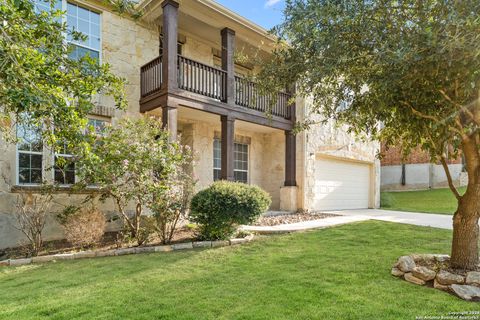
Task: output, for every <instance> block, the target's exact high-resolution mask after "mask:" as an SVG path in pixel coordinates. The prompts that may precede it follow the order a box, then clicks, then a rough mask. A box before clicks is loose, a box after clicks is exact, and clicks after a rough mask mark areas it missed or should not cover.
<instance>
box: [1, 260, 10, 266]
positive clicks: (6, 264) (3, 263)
mask: <svg viewBox="0 0 480 320" xmlns="http://www.w3.org/2000/svg"><path fill="white" fill-rule="evenodd" d="M9 265H10V261H9V260H2V261H0V267H6V266H9Z"/></svg>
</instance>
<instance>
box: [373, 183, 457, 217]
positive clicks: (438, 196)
mask: <svg viewBox="0 0 480 320" xmlns="http://www.w3.org/2000/svg"><path fill="white" fill-rule="evenodd" d="M458 191H459V192H460V194H463V193H464V192H465V188H464V187H462V188H458ZM380 201H381V202H380V204H381V207H382V209H386V210H399V211H413V212H426V213H440V214H453V213H454V212H455V210H456V209H457V200H456V199H455V196H454V195H453V193H452V191H450V189H449V188H446V189H431V190H420V191H402V192H382V194H381V200H380Z"/></svg>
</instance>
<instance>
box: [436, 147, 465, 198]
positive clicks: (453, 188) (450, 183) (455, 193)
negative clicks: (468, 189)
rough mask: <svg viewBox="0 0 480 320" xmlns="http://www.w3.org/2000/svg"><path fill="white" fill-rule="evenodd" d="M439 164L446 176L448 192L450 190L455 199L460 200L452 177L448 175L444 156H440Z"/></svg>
mask: <svg viewBox="0 0 480 320" xmlns="http://www.w3.org/2000/svg"><path fill="white" fill-rule="evenodd" d="M440 162H441V163H442V166H443V170H445V174H446V175H447V181H448V186H449V187H450V190H452V192H453V194H454V195H455V198H457V200H460V198H461V197H462V196H460V193H458V190H457V188H455V186H454V185H453V180H452V175H451V174H450V169H449V168H448V164H447V160H446V159H445V156H444V155H442V156H441V158H440Z"/></svg>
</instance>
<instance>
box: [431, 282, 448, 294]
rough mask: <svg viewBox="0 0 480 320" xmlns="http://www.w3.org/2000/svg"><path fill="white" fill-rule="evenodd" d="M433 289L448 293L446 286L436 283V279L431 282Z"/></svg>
mask: <svg viewBox="0 0 480 320" xmlns="http://www.w3.org/2000/svg"><path fill="white" fill-rule="evenodd" d="M433 287H434V288H435V289H438V290H442V291H447V292H448V291H450V289H449V287H448V286H446V285H443V284H440V283H438V281H437V279H435V280H433Z"/></svg>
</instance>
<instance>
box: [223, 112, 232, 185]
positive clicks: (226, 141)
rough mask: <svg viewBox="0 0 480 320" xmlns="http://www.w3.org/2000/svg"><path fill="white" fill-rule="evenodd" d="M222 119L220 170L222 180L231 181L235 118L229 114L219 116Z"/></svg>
mask: <svg viewBox="0 0 480 320" xmlns="http://www.w3.org/2000/svg"><path fill="white" fill-rule="evenodd" d="M221 121H222V170H221V174H220V175H221V178H222V179H223V180H228V181H233V180H235V178H234V159H233V157H234V146H235V142H234V140H235V119H234V118H232V117H230V116H221Z"/></svg>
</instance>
